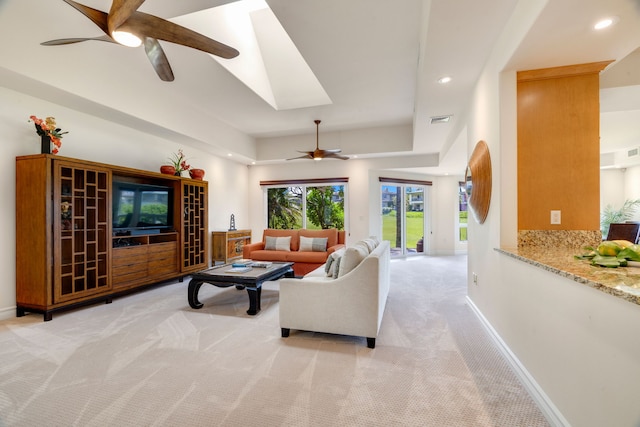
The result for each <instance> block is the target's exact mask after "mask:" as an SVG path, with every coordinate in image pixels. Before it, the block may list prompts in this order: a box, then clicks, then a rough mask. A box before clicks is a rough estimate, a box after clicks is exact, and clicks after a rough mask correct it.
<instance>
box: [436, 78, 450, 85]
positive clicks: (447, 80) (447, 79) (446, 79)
mask: <svg viewBox="0 0 640 427" xmlns="http://www.w3.org/2000/svg"><path fill="white" fill-rule="evenodd" d="M450 81H451V77H449V76H444V77H440V78H439V79H438V83H440V84H441V85H444V84H447V83H449V82H450Z"/></svg>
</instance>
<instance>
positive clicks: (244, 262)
mask: <svg viewBox="0 0 640 427" xmlns="http://www.w3.org/2000/svg"><path fill="white" fill-rule="evenodd" d="M252 264H253V261H251V260H250V259H237V260H235V261H233V263H232V264H231V266H232V267H250V266H251V265H252Z"/></svg>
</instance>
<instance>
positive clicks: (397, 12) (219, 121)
mask: <svg viewBox="0 0 640 427" xmlns="http://www.w3.org/2000/svg"><path fill="white" fill-rule="evenodd" d="M521 2H536V3H539V4H545V3H546V6H545V7H544V8H543V9H542V12H541V13H540V16H539V17H538V18H537V19H535V24H534V25H533V27H532V28H531V29H530V31H529V32H528V33H527V36H526V37H525V39H524V40H523V42H522V43H521V45H520V47H519V48H518V49H517V51H516V53H515V55H514V57H513V58H512V60H511V62H510V63H509V65H508V67H509V68H510V69H513V70H526V69H535V68H544V67H552V66H561V65H569V64H575V63H583V62H593V61H602V60H610V59H611V60H620V59H622V58H624V57H625V56H627V55H628V54H629V53H631V52H632V51H634V50H635V49H636V48H637V47H638V46H640V6H639V5H638V0H562V1H557V0H556V1H548V2H546V1H542V0H521ZM226 3H229V2H228V1H225V0H184V1H180V2H176V1H169V0H147V1H146V2H145V3H144V4H143V5H142V6H141V8H140V10H141V11H143V12H146V13H150V14H153V15H157V16H160V17H162V18H166V19H172V20H176V21H180V20H181V19H183V18H180V17H181V16H183V15H186V14H189V13H193V12H197V11H199V10H205V9H209V8H212V7H216V6H219V5H222V4H226ZM267 3H268V4H269V6H270V7H271V9H272V10H273V12H274V14H275V16H276V17H277V19H278V20H279V21H280V23H281V24H282V26H283V28H284V29H285V31H286V32H287V33H288V35H289V37H290V38H291V40H292V41H293V43H294V44H295V46H296V47H297V49H298V50H299V51H300V53H301V54H302V57H303V58H304V60H305V61H306V63H307V64H308V65H309V67H310V68H311V70H312V71H313V73H314V74H315V76H316V77H317V79H318V81H319V83H320V84H321V85H322V87H323V88H324V90H325V91H326V93H327V95H328V96H329V98H330V99H331V101H332V103H331V104H329V105H322V106H317V107H306V108H293V109H281V110H276V109H274V108H273V107H272V106H271V105H270V104H269V103H267V102H265V101H264V100H263V99H262V98H260V97H259V96H257V95H256V93H255V92H254V91H252V90H251V89H249V88H248V87H247V86H245V85H244V84H243V83H241V82H240V81H239V80H237V79H236V78H235V77H234V76H233V75H232V74H231V73H230V72H229V71H227V70H226V69H225V68H224V67H222V66H221V65H220V64H218V62H216V61H215V60H214V59H213V58H212V57H210V56H209V55H208V54H205V53H203V52H200V51H196V50H193V49H189V48H186V47H183V46H178V45H173V44H171V43H165V42H161V43H162V45H163V48H164V50H165V52H166V54H167V56H168V58H169V62H170V63H171V66H172V68H173V71H174V74H175V81H174V82H171V83H166V82H162V81H160V80H159V79H158V78H157V77H156V75H155V73H154V71H153V69H152V68H151V66H150V65H149V63H148V61H147V59H146V56H145V54H144V51H143V48H137V49H130V48H125V47H122V46H117V45H112V44H108V43H101V42H85V43H79V44H76V45H68V46H58V47H44V46H41V45H40V42H43V41H46V40H51V39H56V38H65V37H85V36H86V37H92V36H99V35H101V31H100V30H99V29H98V28H97V27H96V26H95V25H94V24H93V23H91V22H90V21H89V20H88V19H87V18H85V17H84V16H83V15H82V14H80V13H79V12H77V11H76V10H75V9H73V8H72V7H70V6H69V5H67V4H65V3H64V2H63V1H62V0H48V1H46V2H45V1H42V0H0V28H1V29H2V30H0V31H2V33H3V37H2V38H0V58H2V61H0V85H3V86H6V87H8V88H10V89H14V90H17V91H21V92H25V93H29V94H33V95H35V96H39V97H42V98H45V99H50V100H53V101H55V102H57V103H59V104H62V105H65V106H67V107H70V108H77V109H79V110H81V111H84V112H88V113H95V114H97V115H101V116H104V115H105V114H107V115H108V116H109V117H110V119H111V120H113V121H115V122H118V123H122V124H124V125H127V126H133V127H136V128H139V129H143V130H145V131H148V132H150V133H153V134H157V135H159V136H165V137H167V138H168V139H174V140H179V141H181V142H182V143H194V144H197V145H198V146H199V147H200V148H201V147H203V146H204V147H207V149H208V150H209V151H211V152H212V153H214V154H220V155H226V154H227V152H233V153H234V154H236V156H235V157H234V158H236V159H239V160H240V161H243V162H247V163H248V162H250V161H253V160H256V161H258V162H260V161H267V160H268V161H270V162H273V161H274V160H275V161H277V159H273V158H268V159H267V158H266V157H264V154H262V155H263V158H260V157H259V154H258V153H266V152H270V153H273V152H274V151H273V150H271V151H270V150H268V149H267V150H265V149H264V148H262V149H259V148H257V147H259V145H260V144H263V145H266V146H268V145H269V144H271V143H272V142H273V141H275V140H277V139H278V138H281V137H286V138H285V140H286V141H290V140H291V141H292V142H291V144H290V145H295V146H291V147H290V151H289V152H288V153H282V156H281V158H282V159H284V158H286V157H293V155H295V154H296V151H295V150H307V149H312V148H313V144H314V142H315V125H314V124H313V120H314V119H321V120H322V125H321V127H320V145H321V148H337V147H333V146H326V144H323V135H326V136H327V141H332V139H330V138H329V135H332V134H338V133H341V132H351V131H355V130H361V129H371V128H381V127H385V128H388V129H402V128H403V127H409V128H410V132H408V133H407V132H405V133H404V134H408V135H409V137H408V138H410V139H411V141H409V144H408V145H409V148H408V149H407V147H406V144H404V145H403V144H402V141H398V144H395V143H394V142H393V140H391V141H390V142H388V143H387V144H386V146H385V147H382V148H380V147H376V149H375V150H372V151H376V154H375V155H376V156H384V155H387V156H391V155H399V154H401V155H407V154H412V153H420V154H433V153H437V154H439V156H440V159H441V161H440V164H439V165H438V167H430V168H423V169H420V172H425V173H434V174H444V173H452V174H460V173H462V172H463V171H464V165H465V164H466V158H467V153H466V146H467V141H466V139H465V137H464V136H465V135H464V133H463V132H464V130H465V114H466V109H467V106H468V100H469V97H470V94H471V91H472V90H473V87H474V85H475V82H476V80H477V78H478V76H479V73H480V71H481V70H482V67H483V66H484V64H485V62H486V60H487V58H488V57H489V55H490V53H491V49H492V48H493V46H494V43H495V41H496V39H497V38H498V36H499V35H500V33H501V32H502V30H503V28H504V26H505V25H506V24H507V22H508V20H509V18H510V16H511V15H512V13H514V11H516V12H517V10H518V8H517V5H518V1H517V0H482V1H478V0H456V1H451V0H431V1H429V0H401V1H398V0H348V1H345V0H295V1H292V0H267ZM83 4H86V5H88V6H91V7H94V8H96V9H100V10H103V11H108V10H109V8H110V4H111V1H110V0H85V1H84V2H83ZM610 14H611V15H617V16H618V17H619V18H620V19H619V21H618V23H617V24H616V25H615V26H614V27H613V28H610V29H608V30H605V31H604V32H602V33H600V34H595V33H594V32H593V31H592V30H591V26H592V25H593V23H594V22H595V21H596V20H597V19H599V18H601V17H603V16H606V15H610ZM180 22H181V23H182V24H183V25H184V23H183V22H182V21H180ZM212 31H215V30H212ZM9 35H10V36H9ZM215 38H217V39H218V40H220V41H222V42H226V40H224V35H223V34H222V33H221V34H220V35H219V36H217V37H215ZM240 55H242V51H241V52H240ZM231 61H232V60H231ZM626 62H628V67H627V66H626V65H625V64H621V65H620V66H617V65H614V66H612V67H610V70H609V69H608V70H607V71H605V73H603V82H604V80H605V79H606V75H607V73H611V74H613V72H614V70H615V68H616V67H617V68H618V70H617V71H616V74H618V76H617V77H615V78H614V77H611V78H610V79H608V80H609V81H608V82H607V84H606V85H603V86H604V87H606V89H604V91H607V90H609V89H611V90H610V91H609V92H607V93H606V95H605V92H604V91H603V97H602V98H603V102H602V104H603V110H604V109H606V114H603V122H602V150H603V151H607V150H609V151H612V150H614V149H615V150H618V149H625V148H627V147H629V146H638V145H640V139H639V138H640V135H638V134H639V133H640V132H639V130H638V128H637V127H635V128H634V127H633V126H631V127H630V126H629V124H628V122H627V120H626V119H627V118H630V119H631V120H633V123H632V124H635V123H638V118H640V117H639V116H640V105H637V104H638V103H637V102H630V101H629V100H628V98H629V94H632V95H636V94H638V92H639V91H636V89H634V88H630V87H629V85H637V84H638V83H637V82H634V81H633V80H634V79H633V78H629V76H630V75H633V76H637V75H639V74H640V73H639V72H638V71H629V70H634V69H635V70H638V68H637V66H638V65H639V64H638V62H637V61H635V62H634V61H631V60H629V61H626ZM634 66H635V67H634ZM282 68H283V69H284V71H286V69H287V67H282ZM623 68H624V71H623ZM443 75H450V76H451V77H452V78H453V81H452V82H451V83H450V84H449V85H447V86H442V85H439V84H438V83H437V82H436V81H437V79H438V78H440V77H441V76H443ZM625 76H626V79H625V78H624V77H625ZM290 78H291V79H292V81H293V79H295V75H292V76H291V77H290ZM633 99H634V100H635V101H638V100H640V97H639V96H634V97H633ZM619 105H623V106H624V107H619ZM621 108H622V109H621ZM440 115H453V118H452V119H451V121H450V122H449V123H446V124H438V125H431V124H430V122H429V118H430V117H432V116H440ZM211 127H214V128H216V129H218V131H219V134H221V135H225V134H227V135H245V136H246V137H247V138H248V140H249V141H250V143H248V144H246V145H242V144H235V146H226V145H225V138H219V139H216V140H214V141H211V140H210V139H209V138H210V135H211V132H210V131H209V129H210V128H211ZM292 135H300V138H299V140H300V142H299V143H296V142H293V141H295V139H296V138H292ZM309 135H312V136H311V138H310V137H309ZM411 135H412V136H411ZM328 143H329V142H328ZM328 143H327V144H328ZM274 146H275V144H274ZM339 148H342V150H343V153H345V154H348V155H354V154H357V155H359V156H366V155H367V149H366V144H362V143H360V144H354V145H353V146H350V145H349V141H345V142H344V144H343V145H341V146H340V147H339ZM407 150H408V151H407Z"/></svg>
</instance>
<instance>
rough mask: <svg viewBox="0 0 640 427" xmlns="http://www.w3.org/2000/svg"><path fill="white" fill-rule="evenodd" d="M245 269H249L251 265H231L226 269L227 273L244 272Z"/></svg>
mask: <svg viewBox="0 0 640 427" xmlns="http://www.w3.org/2000/svg"><path fill="white" fill-rule="evenodd" d="M247 271H251V267H248V266H244V267H231V268H230V269H229V270H227V273H246V272H247Z"/></svg>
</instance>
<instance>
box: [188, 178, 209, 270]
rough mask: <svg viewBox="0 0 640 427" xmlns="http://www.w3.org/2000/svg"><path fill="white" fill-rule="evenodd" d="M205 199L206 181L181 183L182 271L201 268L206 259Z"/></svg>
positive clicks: (206, 263) (205, 264)
mask: <svg viewBox="0 0 640 427" xmlns="http://www.w3.org/2000/svg"><path fill="white" fill-rule="evenodd" d="M207 199H208V186H207V182H206V181H202V182H197V181H191V180H189V181H186V180H185V181H184V182H183V183H182V217H183V220H182V233H181V236H182V239H181V240H182V272H183V273H188V272H191V271H197V270H202V269H204V268H206V267H207V266H208V261H207V249H208V248H207V235H208V231H207Z"/></svg>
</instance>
